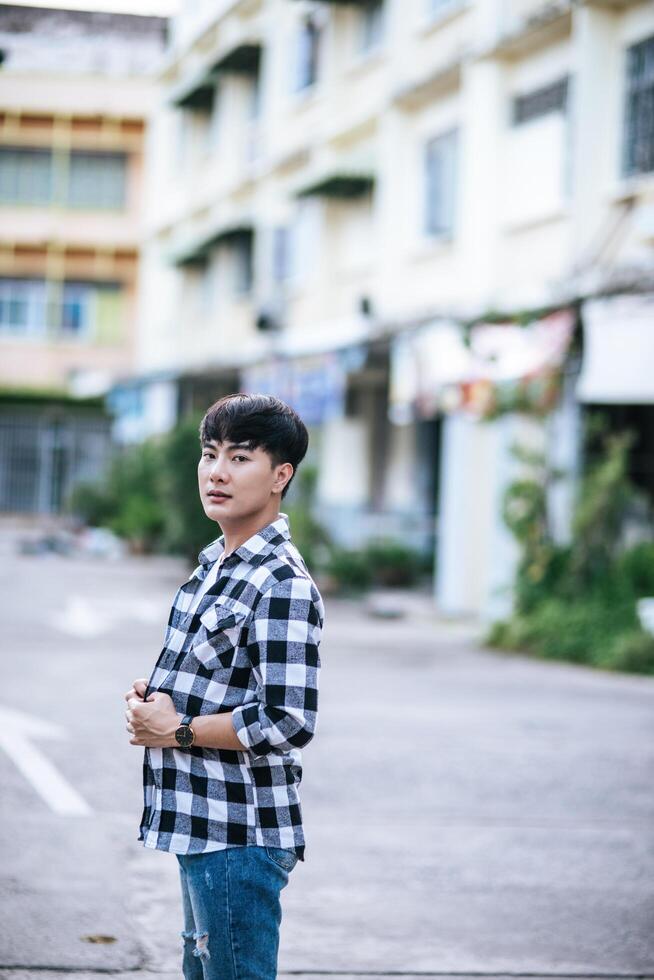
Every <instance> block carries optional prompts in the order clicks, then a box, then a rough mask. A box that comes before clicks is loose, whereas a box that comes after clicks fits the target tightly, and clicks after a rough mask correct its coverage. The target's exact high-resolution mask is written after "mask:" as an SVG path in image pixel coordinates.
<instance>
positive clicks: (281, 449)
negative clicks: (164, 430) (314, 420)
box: [200, 392, 309, 498]
mask: <svg viewBox="0 0 654 980" xmlns="http://www.w3.org/2000/svg"><path fill="white" fill-rule="evenodd" d="M200 442H201V443H202V445H204V444H205V443H208V442H221V443H222V442H234V443H237V442H242V443H247V444H248V445H249V446H250V449H256V448H257V447H261V449H263V450H265V452H267V453H268V455H269V456H270V462H271V466H273V467H274V466H279V464H280V463H291V465H292V466H293V473H292V474H291V479H290V480H289V481H288V483H287V484H286V486H285V487H284V489H283V490H282V498H283V497H285V496H286V491H287V490H288V488H289V486H290V485H291V481H292V479H293V477H294V476H295V474H296V472H297V468H298V466H299V465H300V463H301V462H302V460H303V459H304V456H305V454H306V451H307V446H308V445H309V433H308V432H307V427H306V425H305V424H304V422H303V421H302V419H301V418H300V416H299V415H298V414H297V412H296V411H294V410H293V409H292V408H291V407H290V405H287V404H286V403H285V402H283V401H281V399H279V398H275V397H274V395H246V394H243V393H242V392H239V393H238V394H234V395H225V396H224V398H220V399H219V400H218V401H217V402H214V404H213V405H211V407H210V408H208V409H207V411H206V413H205V416H204V418H203V419H202V421H201V422H200Z"/></svg>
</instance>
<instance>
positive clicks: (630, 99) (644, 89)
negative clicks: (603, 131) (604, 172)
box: [623, 37, 654, 176]
mask: <svg viewBox="0 0 654 980" xmlns="http://www.w3.org/2000/svg"><path fill="white" fill-rule="evenodd" d="M652 170H654V37H650V38H647V40H645V41H641V42H640V43H639V44H634V45H632V47H630V48H628V49H627V104H626V111H625V141H624V159H623V171H624V174H625V176H629V175H630V174H645V173H650V172H651V171H652Z"/></svg>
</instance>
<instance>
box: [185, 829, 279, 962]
mask: <svg viewBox="0 0 654 980" xmlns="http://www.w3.org/2000/svg"><path fill="white" fill-rule="evenodd" d="M177 860H178V861H179V873H180V881H181V886H182V906H183V910H184V930H183V932H182V933H181V935H182V938H183V940H184V954H183V960H182V970H183V973H184V980H276V977H277V953H278V950H279V927H280V924H281V921H282V907H281V902H280V899H279V894H280V892H281V890H282V888H284V887H285V886H286V885H287V884H288V876H289V874H290V872H291V871H292V870H293V868H294V867H295V865H296V864H297V861H298V857H297V854H296V853H295V851H291V850H286V849H285V848H281V847H260V846H255V845H248V846H243V847H228V848H225V849H224V850H220V851H208V852H206V853H204V854H178V855H177Z"/></svg>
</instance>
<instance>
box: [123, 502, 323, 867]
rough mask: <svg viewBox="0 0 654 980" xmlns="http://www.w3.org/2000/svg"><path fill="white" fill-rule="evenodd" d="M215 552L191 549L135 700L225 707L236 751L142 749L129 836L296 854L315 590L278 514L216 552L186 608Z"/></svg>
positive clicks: (317, 627)
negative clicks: (195, 560) (136, 810)
mask: <svg viewBox="0 0 654 980" xmlns="http://www.w3.org/2000/svg"><path fill="white" fill-rule="evenodd" d="M223 551H224V539H223V538H222V537H220V538H218V539H216V540H215V541H213V542H212V543H211V544H210V545H208V546H207V547H206V548H205V549H204V550H203V551H201V552H200V554H199V556H198V557H199V561H200V564H199V565H198V567H197V568H196V569H195V571H194V572H193V575H192V576H191V578H190V579H189V581H188V582H185V583H184V585H182V586H181V588H180V589H179V591H178V592H177V595H176V596H175V599H174V601H173V605H172V609H171V611H170V617H169V620H168V627H167V630H166V636H165V640H164V648H163V650H162V651H161V654H160V656H159V659H158V660H157V663H156V666H155V668H154V670H153V672H152V675H151V677H150V680H149V681H148V687H147V690H146V694H145V696H146V697H147V696H148V695H149V694H151V693H152V692H153V691H163V692H165V693H166V694H169V695H170V696H171V698H172V699H173V702H174V704H175V708H176V709H177V711H179V712H181V713H182V714H189V715H193V716H197V715H207V714H219V713H221V712H225V711H233V725H234V729H235V731H236V734H237V736H238V738H239V740H240V741H241V742H242V743H243V745H244V746H247V748H244V749H243V751H239V750H231V749H208V748H201V747H197V746H191V747H190V748H187V749H182V748H174V749H173V748H170V749H161V748H146V749H145V758H144V760H143V789H144V810H143V816H142V819H141V826H140V834H139V840H142V841H143V842H144V844H145V846H146V847H153V848H159V849H160V850H164V851H174V852H175V853H177V854H195V853H200V852H204V851H211V850H219V849H221V848H223V847H231V846H238V845H247V844H258V845H264V846H272V847H284V848H288V849H290V850H293V851H295V852H296V853H297V855H298V857H299V859H300V860H304V834H303V830H302V815H301V809H300V800H299V795H298V787H299V784H300V780H301V778H302V756H301V751H300V749H301V748H302V746H304V745H306V744H307V742H309V741H310V739H311V738H312V737H313V734H314V732H315V729H316V717H317V711H318V675H319V671H320V657H319V654H318V646H319V643H320V636H321V631H322V625H323V620H324V607H323V602H322V598H321V596H320V593H319V592H318V589H317V588H316V585H315V583H314V582H313V580H312V578H311V576H310V574H309V572H308V570H307V567H306V565H305V563H304V560H303V559H302V557H301V555H300V553H299V551H298V550H297V548H296V547H295V545H294V544H293V543H292V542H291V540H290V531H289V526H288V517H287V516H286V514H280V515H279V517H278V518H277V519H276V520H275V521H273V522H272V523H271V524H268V525H267V526H266V527H264V528H261V529H260V530H259V531H257V533H256V534H254V535H252V537H250V538H248V540H247V541H246V542H245V543H244V544H242V545H241V546H240V548H237V549H236V550H235V551H234V552H233V553H232V554H231V555H229V557H227V558H226V559H225V560H224V562H223V564H222V566H221V568H220V572H219V574H218V577H217V579H216V581H215V583H214V584H213V585H212V586H211V587H210V588H209V589H208V591H207V593H206V595H204V596H202V598H201V599H200V601H199V603H197V608H195V604H194V602H193V598H194V595H195V592H196V590H198V589H199V588H200V583H201V582H202V581H203V580H204V578H205V576H206V575H207V574H208V573H209V572H210V570H211V568H212V566H213V564H214V562H216V561H217V560H218V559H219V558H220V556H221V555H222V554H223Z"/></svg>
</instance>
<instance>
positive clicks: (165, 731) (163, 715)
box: [125, 681, 182, 749]
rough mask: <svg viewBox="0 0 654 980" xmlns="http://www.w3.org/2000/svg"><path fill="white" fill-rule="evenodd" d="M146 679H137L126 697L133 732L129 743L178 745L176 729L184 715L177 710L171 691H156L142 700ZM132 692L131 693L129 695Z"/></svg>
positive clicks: (130, 731) (126, 712)
mask: <svg viewBox="0 0 654 980" xmlns="http://www.w3.org/2000/svg"><path fill="white" fill-rule="evenodd" d="M146 683H147V681H145V682H142V681H134V686H133V688H132V690H131V691H128V692H127V694H126V695H125V698H126V700H127V710H126V711H125V717H126V718H127V725H126V728H127V731H128V732H129V733H130V734H131V735H132V736H133V738H130V740H129V742H130V745H144V746H147V747H148V748H159V749H169V748H175V747H176V746H177V741H176V740H175V729H177V728H179V725H180V723H181V720H182V715H180V714H178V712H177V711H176V709H175V705H174V704H173V699H172V698H171V697H170V695H169V694H162V692H161V691H154V692H153V693H152V694H150V695H149V697H148V699H147V701H144V700H143V694H145V684H146ZM130 694H131V695H132V696H131V697H130V696H129V695H130Z"/></svg>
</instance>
